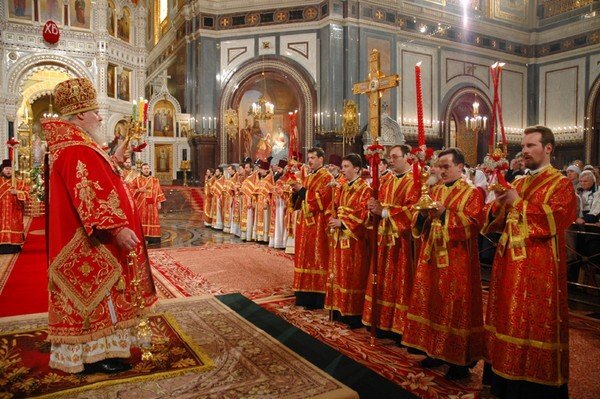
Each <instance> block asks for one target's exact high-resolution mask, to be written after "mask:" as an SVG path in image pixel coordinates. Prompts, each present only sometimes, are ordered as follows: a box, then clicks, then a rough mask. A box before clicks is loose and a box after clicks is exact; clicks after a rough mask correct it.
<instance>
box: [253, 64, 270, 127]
mask: <svg viewBox="0 0 600 399" xmlns="http://www.w3.org/2000/svg"><path fill="white" fill-rule="evenodd" d="M261 76H262V81H263V94H261V95H260V97H258V101H255V102H253V103H252V105H251V106H250V110H249V111H248V115H251V116H252V117H254V119H257V120H259V121H265V120H269V119H271V118H273V115H274V114H275V105H273V103H272V102H270V101H267V99H266V98H265V95H264V93H266V92H267V79H266V78H265V71H264V60H263V71H262V74H261Z"/></svg>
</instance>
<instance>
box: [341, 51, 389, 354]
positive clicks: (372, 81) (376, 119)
mask: <svg viewBox="0 0 600 399" xmlns="http://www.w3.org/2000/svg"><path fill="white" fill-rule="evenodd" d="M368 79H369V80H367V81H365V82H360V83H356V84H355V85H354V87H353V88H352V92H353V93H354V94H367V95H368V96H369V132H370V133H371V145H369V146H368V147H367V149H366V150H365V155H366V157H367V160H368V161H369V165H370V169H371V178H372V183H371V188H372V189H373V191H372V193H373V198H375V199H376V200H378V198H379V161H380V160H381V157H382V156H383V153H384V150H385V149H384V148H383V146H381V145H379V142H378V140H379V137H380V136H381V125H380V120H381V119H380V118H381V117H380V114H381V96H382V95H383V92H384V91H385V90H387V89H391V88H393V87H396V86H398V84H399V83H400V77H399V76H398V75H397V74H394V75H389V76H385V75H384V74H383V73H382V72H381V70H380V54H379V51H377V50H376V49H373V51H372V52H371V54H370V55H369V76H368ZM371 215H372V217H373V230H372V231H371V235H370V237H369V244H370V248H371V253H370V264H371V267H370V271H369V274H370V275H371V276H372V278H373V281H372V299H371V339H370V342H371V345H375V336H376V333H377V324H378V321H379V320H378V319H379V313H378V305H377V301H378V297H379V295H378V286H377V278H378V275H379V265H378V262H377V235H378V233H379V221H380V219H381V217H380V216H379V215H376V214H373V213H372V214H371Z"/></svg>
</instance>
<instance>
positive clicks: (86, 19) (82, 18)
mask: <svg viewBox="0 0 600 399" xmlns="http://www.w3.org/2000/svg"><path fill="white" fill-rule="evenodd" d="M91 9H92V5H91V1H90V0H71V2H70V5H69V19H70V25H71V27H73V28H77V29H90V20H91Z"/></svg>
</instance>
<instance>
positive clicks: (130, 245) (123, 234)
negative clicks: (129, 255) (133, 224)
mask: <svg viewBox="0 0 600 399" xmlns="http://www.w3.org/2000/svg"><path fill="white" fill-rule="evenodd" d="M115 240H116V241H117V245H118V246H119V247H120V248H123V249H125V250H127V251H132V250H133V249H135V247H136V246H137V245H138V244H139V243H140V239H139V238H138V236H137V235H136V234H135V232H134V231H133V230H131V229H130V228H129V227H125V228H123V229H122V230H121V231H119V233H117V236H116V237H115Z"/></svg>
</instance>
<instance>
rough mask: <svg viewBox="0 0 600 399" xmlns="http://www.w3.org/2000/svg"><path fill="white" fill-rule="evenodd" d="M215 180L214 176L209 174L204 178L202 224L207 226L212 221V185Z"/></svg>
mask: <svg viewBox="0 0 600 399" xmlns="http://www.w3.org/2000/svg"><path fill="white" fill-rule="evenodd" d="M214 181H215V177H214V176H211V177H210V178H208V179H205V180H204V203H203V204H202V206H203V207H202V209H203V211H204V224H205V225H207V226H211V225H212V223H213V215H212V213H211V211H212V209H211V208H212V199H213V195H212V185H213V182H214Z"/></svg>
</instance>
